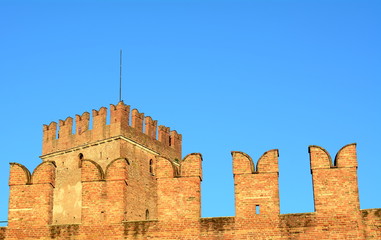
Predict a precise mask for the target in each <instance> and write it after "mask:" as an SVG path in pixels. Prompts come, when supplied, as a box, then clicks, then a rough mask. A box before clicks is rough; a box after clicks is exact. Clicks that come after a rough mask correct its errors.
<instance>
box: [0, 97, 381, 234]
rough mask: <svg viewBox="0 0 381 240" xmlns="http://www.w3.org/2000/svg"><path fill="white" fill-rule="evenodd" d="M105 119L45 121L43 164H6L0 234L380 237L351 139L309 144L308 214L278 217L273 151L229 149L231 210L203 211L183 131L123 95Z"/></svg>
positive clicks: (379, 214) (378, 214) (195, 164)
mask: <svg viewBox="0 0 381 240" xmlns="http://www.w3.org/2000/svg"><path fill="white" fill-rule="evenodd" d="M106 118H107V109H106V108H104V107H102V108H101V109H99V110H98V111H97V110H93V111H92V121H93V122H92V129H90V128H89V121H90V114H89V113H87V112H85V113H84V114H82V115H77V116H76V118H75V134H73V133H72V128H73V119H72V118H70V117H69V118H67V119H66V120H64V121H63V120H60V121H59V127H57V123H55V122H52V123H50V124H49V125H48V126H47V125H44V126H43V144H42V156H41V159H42V163H41V164H40V165H38V166H37V167H36V169H35V170H34V171H33V173H31V172H30V171H29V170H28V169H26V168H25V167H24V166H23V165H21V164H18V163H11V164H10V178H9V186H10V196H9V212H8V226H7V227H2V228H0V239H5V240H11V239H81V240H82V239H86V240H91V239H94V240H101V239H104V240H111V239H200V240H201V239H202V240H209V239H282V240H283V239H284V240H285V239H378V240H379V239H381V209H365V210H360V203H359V196H358V185H357V159H356V145H355V144H349V145H347V146H344V147H343V148H342V149H341V150H340V151H339V152H338V153H337V155H336V157H335V159H334V161H332V159H331V157H330V155H329V154H328V152H327V151H326V150H324V149H323V148H321V147H318V146H310V147H309V153H310V163H311V174H312V179H313V191H314V204H315V212H312V213H298V214H280V208H279V187H278V150H270V151H267V152H266V153H264V154H263V155H262V157H261V158H260V159H259V160H258V162H257V164H256V165H255V164H254V162H253V161H252V159H251V158H250V156H248V155H247V154H245V153H243V152H232V157H233V174H234V185H235V212H236V214H235V216H234V217H216V218H201V211H200V210H201V209H200V183H201V181H202V169H201V167H202V157H201V155H200V154H198V153H193V154H189V155H187V156H186V157H185V158H183V159H182V152H181V148H182V147H181V145H182V136H181V135H180V134H178V133H177V132H176V131H170V129H169V128H168V127H165V126H158V124H157V121H155V120H153V119H152V118H151V117H145V116H144V114H143V113H140V112H139V111H138V110H136V109H134V110H132V111H130V106H128V105H125V104H124V103H123V102H119V103H118V104H117V105H111V106H110V124H107V123H106ZM57 130H58V134H57Z"/></svg>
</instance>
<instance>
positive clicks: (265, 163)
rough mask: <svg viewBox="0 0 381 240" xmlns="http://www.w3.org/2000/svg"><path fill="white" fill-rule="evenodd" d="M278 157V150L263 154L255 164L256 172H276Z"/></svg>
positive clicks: (277, 169)
mask: <svg viewBox="0 0 381 240" xmlns="http://www.w3.org/2000/svg"><path fill="white" fill-rule="evenodd" d="M278 157H279V151H278V149H272V150H269V151H267V152H265V153H264V154H263V155H262V156H261V157H260V158H259V160H258V163H257V169H256V170H257V172H261V173H266V172H268V173H271V172H276V173H277V172H278V171H279V167H278Z"/></svg>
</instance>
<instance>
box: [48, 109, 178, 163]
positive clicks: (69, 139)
mask: <svg viewBox="0 0 381 240" xmlns="http://www.w3.org/2000/svg"><path fill="white" fill-rule="evenodd" d="M91 117H92V126H93V127H92V129H90V118H91ZM106 119H107V108H105V107H102V108H100V109H99V110H92V114H91V116H90V113H88V112H85V113H83V114H82V115H76V116H75V129H74V133H73V118H71V117H68V118H66V119H65V120H59V124H58V125H59V127H58V129H57V123H56V122H51V123H50V124H49V125H44V126H43V144H42V154H43V155H46V154H50V153H54V152H58V151H63V150H68V149H70V148H74V147H78V146H81V145H85V144H89V143H94V142H97V141H103V140H107V139H109V138H113V137H124V138H127V139H129V140H132V141H133V142H135V143H137V144H140V145H142V146H144V147H146V148H148V149H150V150H153V151H155V152H157V153H159V154H161V155H164V156H167V157H170V158H172V159H173V158H181V149H182V147H181V145H182V137H181V134H178V133H177V132H176V131H171V130H170V128H169V127H166V126H162V125H160V126H158V124H157V121H156V120H153V119H152V118H151V117H149V116H146V117H145V116H144V113H140V112H139V111H138V110H137V109H133V110H132V111H130V106H129V105H125V104H124V103H123V102H119V103H118V104H117V105H113V104H111V105H110V124H107V122H106ZM130 119H131V123H130ZM57 132H58V134H57ZM157 133H158V134H157Z"/></svg>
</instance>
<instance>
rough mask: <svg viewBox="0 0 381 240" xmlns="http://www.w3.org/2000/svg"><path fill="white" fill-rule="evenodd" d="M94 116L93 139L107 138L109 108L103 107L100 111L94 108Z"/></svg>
mask: <svg viewBox="0 0 381 240" xmlns="http://www.w3.org/2000/svg"><path fill="white" fill-rule="evenodd" d="M92 116H93V129H92V130H91V133H92V136H91V137H92V141H97V140H101V139H105V138H106V120H107V108H105V107H101V108H100V109H99V110H98V111H97V110H94V109H93V110H92Z"/></svg>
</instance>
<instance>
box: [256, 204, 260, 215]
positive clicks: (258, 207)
mask: <svg viewBox="0 0 381 240" xmlns="http://www.w3.org/2000/svg"><path fill="white" fill-rule="evenodd" d="M260 212H261V207H260V206H259V205H255V214H260Z"/></svg>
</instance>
